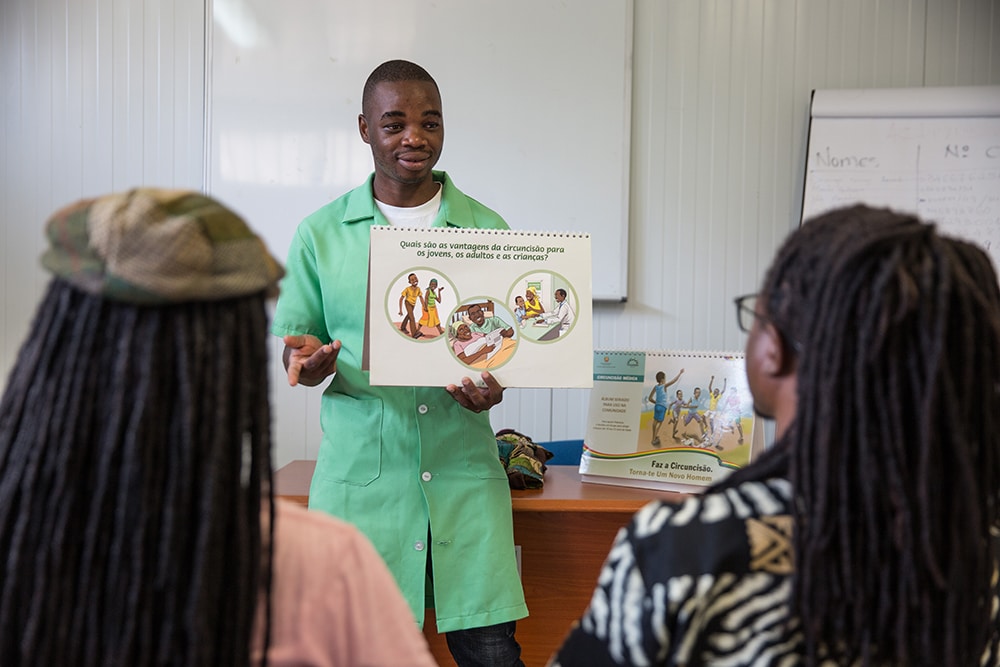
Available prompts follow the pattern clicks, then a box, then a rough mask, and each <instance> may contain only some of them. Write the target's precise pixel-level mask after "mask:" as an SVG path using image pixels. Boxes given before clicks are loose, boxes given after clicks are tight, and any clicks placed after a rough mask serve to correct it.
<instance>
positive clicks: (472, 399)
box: [445, 371, 503, 412]
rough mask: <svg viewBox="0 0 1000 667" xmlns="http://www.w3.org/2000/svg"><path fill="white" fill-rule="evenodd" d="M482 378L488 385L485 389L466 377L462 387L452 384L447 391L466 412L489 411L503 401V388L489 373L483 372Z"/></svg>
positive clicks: (463, 379)
mask: <svg viewBox="0 0 1000 667" xmlns="http://www.w3.org/2000/svg"><path fill="white" fill-rule="evenodd" d="M481 377H482V378H483V382H485V383H486V386H484V387H477V386H476V383H475V382H473V381H472V380H471V379H470V378H467V377H464V378H462V386H461V387H459V386H457V385H453V384H450V385H448V386H447V387H445V390H446V391H447V392H448V393H449V394H451V397H452V398H454V399H455V400H456V401H458V403H459V405H461V406H462V407H463V408H465V409H466V410H472V411H473V412H482V411H483V410H489V409H490V408H492V407H493V406H494V405H496V404H497V403H499V402H500V401H502V400H503V387H501V386H500V383H499V382H497V381H496V378H494V377H493V376H492V375H491V374H490V372H489V371H483V373H482V375H481Z"/></svg>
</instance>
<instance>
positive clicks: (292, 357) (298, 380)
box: [281, 334, 340, 387]
mask: <svg viewBox="0 0 1000 667" xmlns="http://www.w3.org/2000/svg"><path fill="white" fill-rule="evenodd" d="M282 340H284V342H285V351H284V354H282V357H281V359H282V361H283V362H284V364H285V370H286V371H288V384H289V386H292V387H294V386H295V385H297V384H304V385H306V386H307V387H315V386H316V385H318V384H319V383H320V382H322V381H323V380H325V379H326V378H328V377H330V376H331V375H333V374H334V373H336V372H337V355H338V354H340V341H339V340H335V341H333V342H332V343H330V344H328V345H323V343H322V342H320V340H319V338H316V336H310V335H308V334H304V335H301V336H285V337H284V338H283V339H282Z"/></svg>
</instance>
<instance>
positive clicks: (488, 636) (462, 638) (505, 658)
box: [445, 621, 524, 667]
mask: <svg viewBox="0 0 1000 667" xmlns="http://www.w3.org/2000/svg"><path fill="white" fill-rule="evenodd" d="M515 625H516V623H515V622H514V621H510V622H508V623H499V624H497V625H488V626H486V627H485V628H470V629H468V630H454V631H452V632H447V633H445V639H446V640H447V641H448V650H449V651H451V657H453V658H455V662H456V663H457V664H458V667H524V663H523V662H521V646H520V645H519V644H518V643H517V640H516V639H514V627H515Z"/></svg>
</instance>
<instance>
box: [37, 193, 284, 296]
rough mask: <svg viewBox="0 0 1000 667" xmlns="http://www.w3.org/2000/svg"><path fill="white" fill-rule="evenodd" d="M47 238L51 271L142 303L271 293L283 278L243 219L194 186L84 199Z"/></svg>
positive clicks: (54, 223)
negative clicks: (190, 189)
mask: <svg viewBox="0 0 1000 667" xmlns="http://www.w3.org/2000/svg"><path fill="white" fill-rule="evenodd" d="M46 235H47V236H48V239H49V243H50V247H49V249H48V250H47V251H46V252H45V253H44V254H43V255H42V264H43V265H44V266H45V268H47V269H48V270H49V271H51V272H52V273H53V274H55V275H56V276H58V277H60V278H63V279H65V280H67V281H69V282H70V283H72V284H73V285H75V286H76V287H78V288H79V289H81V290H83V291H85V292H89V293H90V294H94V295H98V296H103V297H105V298H108V299H112V300H114V301H124V302H127V303H134V304H137V305H162V304H169V303H180V302H185V301H217V300H221V299H228V298H232V297H238V296H246V295H249V294H254V293H257V292H263V291H266V292H267V293H268V295H269V296H273V295H276V294H277V283H278V280H279V279H280V278H281V277H282V276H283V275H284V270H283V269H282V267H281V265H280V264H279V263H278V262H277V261H276V260H275V259H274V257H272V256H271V253H270V252H269V251H268V249H267V247H266V246H265V245H264V242H263V241H262V240H261V239H260V237H258V236H257V235H256V234H254V233H253V231H251V230H250V228H249V227H247V225H246V223H245V222H244V221H243V219H242V218H240V217H239V216H238V215H236V214H235V213H233V212H232V211H230V210H229V209H228V208H226V207H225V206H223V205H222V204H220V203H219V202H217V201H215V200H214V199H212V198H211V197H208V196H206V195H204V194H201V193H198V192H193V191H189V190H162V189H156V188H137V189H134V190H129V191H128V192H123V193H118V194H110V195H106V196H103V197H98V198H96V199H85V200H82V201H79V202H77V203H75V204H71V205H69V206H67V207H65V208H63V209H61V210H60V211H57V212H56V213H54V214H53V215H52V217H51V218H50V219H49V221H48V224H47V225H46Z"/></svg>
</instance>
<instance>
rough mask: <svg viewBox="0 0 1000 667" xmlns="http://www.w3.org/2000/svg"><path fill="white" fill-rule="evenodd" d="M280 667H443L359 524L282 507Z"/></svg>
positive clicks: (277, 570)
mask: <svg viewBox="0 0 1000 667" xmlns="http://www.w3.org/2000/svg"><path fill="white" fill-rule="evenodd" d="M275 504H276V509H275V536H274V545H275V558H274V569H273V573H274V574H273V583H272V586H271V645H270V649H269V651H268V664H269V665H272V666H274V667H283V666H284V667H290V666H292V665H296V666H298V667H304V666H315V667H332V666H334V665H371V666H373V667H378V666H380V665H384V666H385V667H401V666H410V665H412V666H413V667H435V665H436V663H435V662H434V659H433V658H432V657H431V654H430V650H429V649H428V647H427V641H426V640H425V639H424V636H423V634H422V633H421V632H420V630H419V629H418V627H417V622H416V620H415V619H414V618H413V613H412V612H411V611H410V608H409V606H408V605H407V604H406V602H405V601H404V600H403V596H402V594H401V593H400V591H399V588H398V587H397V586H396V582H395V579H393V577H392V574H391V573H390V572H389V570H388V569H387V568H386V566H385V563H384V562H383V561H382V559H381V557H380V556H379V555H378V552H376V551H375V548H374V547H373V546H372V544H371V542H369V541H368V539H367V538H366V537H365V536H364V535H363V534H362V533H361V532H360V531H359V530H358V529H357V528H355V527H354V526H352V525H351V524H348V523H345V522H343V521H340V520H338V519H335V518H333V517H331V516H328V515H326V514H322V513H319V512H315V511H309V510H306V509H305V508H303V507H299V506H297V505H293V504H291V503H286V502H282V501H276V503H275Z"/></svg>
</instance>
